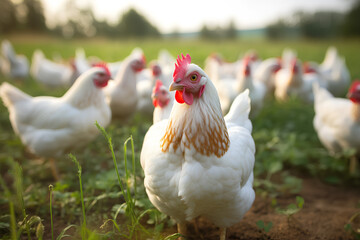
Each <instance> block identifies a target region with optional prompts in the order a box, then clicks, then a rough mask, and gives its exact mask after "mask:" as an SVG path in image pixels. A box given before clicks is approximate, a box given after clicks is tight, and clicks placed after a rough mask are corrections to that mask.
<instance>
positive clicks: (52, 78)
mask: <svg viewBox="0 0 360 240" xmlns="http://www.w3.org/2000/svg"><path fill="white" fill-rule="evenodd" d="M30 73H31V76H32V77H33V78H34V79H35V80H37V81H38V82H40V83H41V84H43V85H44V86H46V87H49V88H57V87H63V88H68V87H70V86H71V85H72V83H73V82H74V81H75V79H76V78H77V77H78V74H77V73H76V71H75V68H74V67H73V66H71V65H65V64H62V63H56V62H53V61H50V60H48V59H46V58H45V56H44V53H43V52H42V51H41V50H40V49H37V50H35V51H34V53H33V57H32V62H31V69H30Z"/></svg>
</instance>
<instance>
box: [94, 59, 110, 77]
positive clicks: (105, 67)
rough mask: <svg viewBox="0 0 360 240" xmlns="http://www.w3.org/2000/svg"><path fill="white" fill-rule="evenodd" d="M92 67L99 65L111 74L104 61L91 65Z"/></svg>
mask: <svg viewBox="0 0 360 240" xmlns="http://www.w3.org/2000/svg"><path fill="white" fill-rule="evenodd" d="M93 67H101V68H104V69H105V71H106V73H107V74H109V75H110V76H111V73H110V70H109V68H108V66H107V64H106V62H100V63H96V64H94V65H93Z"/></svg>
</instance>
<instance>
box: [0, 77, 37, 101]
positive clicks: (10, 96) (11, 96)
mask: <svg viewBox="0 0 360 240" xmlns="http://www.w3.org/2000/svg"><path fill="white" fill-rule="evenodd" d="M0 97H1V99H2V100H3V102H4V104H5V106H6V107H9V106H11V105H13V104H14V103H17V102H19V101H23V100H27V99H29V98H31V96H29V95H27V94H26V93H24V92H22V91H21V90H20V89H18V88H16V87H14V86H13V85H11V84H9V83H7V82H4V83H3V84H1V85H0Z"/></svg>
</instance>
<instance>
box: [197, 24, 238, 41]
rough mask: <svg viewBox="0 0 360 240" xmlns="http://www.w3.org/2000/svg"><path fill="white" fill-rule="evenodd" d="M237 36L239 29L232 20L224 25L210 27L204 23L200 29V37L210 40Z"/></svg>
mask: <svg viewBox="0 0 360 240" xmlns="http://www.w3.org/2000/svg"><path fill="white" fill-rule="evenodd" d="M238 36H239V31H238V30H237V28H236V26H235V23H234V21H230V23H229V24H228V25H227V26H226V27H224V28H221V27H219V26H218V27H215V28H210V27H208V26H207V25H206V24H205V25H204V26H203V27H202V28H201V30H200V38H202V39H212V40H222V39H235V38H237V37H238Z"/></svg>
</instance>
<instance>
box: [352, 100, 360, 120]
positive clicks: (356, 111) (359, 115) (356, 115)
mask: <svg viewBox="0 0 360 240" xmlns="http://www.w3.org/2000/svg"><path fill="white" fill-rule="evenodd" d="M351 117H352V118H353V120H354V121H355V122H360V104H359V103H352V106H351Z"/></svg>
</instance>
